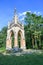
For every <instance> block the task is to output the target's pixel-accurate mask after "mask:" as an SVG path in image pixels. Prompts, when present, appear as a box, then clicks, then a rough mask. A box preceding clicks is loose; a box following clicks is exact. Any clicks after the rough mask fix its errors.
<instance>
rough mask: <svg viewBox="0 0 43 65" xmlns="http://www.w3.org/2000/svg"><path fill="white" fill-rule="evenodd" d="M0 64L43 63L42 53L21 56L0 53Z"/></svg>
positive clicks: (25, 64) (37, 64)
mask: <svg viewBox="0 0 43 65" xmlns="http://www.w3.org/2000/svg"><path fill="white" fill-rule="evenodd" d="M0 65H43V53H41V54H36V53H33V54H28V55H23V56H14V55H3V54H0Z"/></svg>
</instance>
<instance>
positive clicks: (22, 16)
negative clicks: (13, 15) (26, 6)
mask: <svg viewBox="0 0 43 65" xmlns="http://www.w3.org/2000/svg"><path fill="white" fill-rule="evenodd" d="M26 12H30V13H34V14H36V15H40V14H41V13H40V12H37V11H34V12H31V11H30V10H28V11H25V12H22V13H19V18H20V21H23V20H24V18H25V15H26Z"/></svg>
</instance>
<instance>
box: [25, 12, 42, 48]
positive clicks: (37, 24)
mask: <svg viewBox="0 0 43 65" xmlns="http://www.w3.org/2000/svg"><path fill="white" fill-rule="evenodd" d="M25 23H26V25H25V36H26V45H27V48H29V47H30V48H31V47H32V48H42V47H41V46H42V43H41V36H42V35H43V25H42V24H43V17H42V16H41V15H39V16H38V15H36V14H33V13H29V12H27V13H26V17H25ZM42 40H43V39H42ZM38 41H39V42H38ZM36 45H37V46H38V47H37V46H36Z"/></svg>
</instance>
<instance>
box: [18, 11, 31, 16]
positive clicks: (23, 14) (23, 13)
mask: <svg viewBox="0 0 43 65" xmlns="http://www.w3.org/2000/svg"><path fill="white" fill-rule="evenodd" d="M26 12H30V13H31V11H25V12H22V13H19V17H20V16H25V15H26Z"/></svg>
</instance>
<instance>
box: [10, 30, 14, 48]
mask: <svg viewBox="0 0 43 65" xmlns="http://www.w3.org/2000/svg"><path fill="white" fill-rule="evenodd" d="M10 36H11V45H12V48H14V32H13V30H11V31H10Z"/></svg>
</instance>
